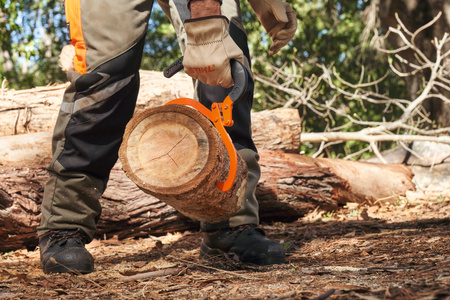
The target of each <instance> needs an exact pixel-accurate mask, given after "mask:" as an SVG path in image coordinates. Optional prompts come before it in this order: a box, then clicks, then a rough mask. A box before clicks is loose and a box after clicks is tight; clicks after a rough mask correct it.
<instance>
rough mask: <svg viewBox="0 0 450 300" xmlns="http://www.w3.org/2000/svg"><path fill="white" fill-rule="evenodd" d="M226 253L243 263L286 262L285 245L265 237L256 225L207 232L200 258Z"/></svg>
mask: <svg viewBox="0 0 450 300" xmlns="http://www.w3.org/2000/svg"><path fill="white" fill-rule="evenodd" d="M222 254H226V255H229V256H231V257H234V258H237V259H238V260H239V261H240V262H243V263H253V264H257V265H273V264H282V263H284V262H285V254H284V249H283V247H282V246H281V245H280V244H279V243H277V242H275V241H272V240H269V239H267V238H266V237H265V233H264V231H263V230H262V229H260V228H257V226H256V225H242V226H238V227H235V228H228V229H219V230H217V231H214V232H206V233H205V236H204V238H203V241H202V245H201V247H200V258H208V257H211V256H217V255H222Z"/></svg>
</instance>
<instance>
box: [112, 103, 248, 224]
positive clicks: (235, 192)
mask: <svg viewBox="0 0 450 300" xmlns="http://www.w3.org/2000/svg"><path fill="white" fill-rule="evenodd" d="M119 157H120V160H121V162H122V165H123V169H124V170H125V173H126V174H127V175H128V177H129V178H130V179H131V180H132V181H133V182H134V183H135V184H136V185H137V186H138V187H139V188H140V189H141V190H143V191H144V192H145V193H147V194H150V195H152V196H155V197H156V198H158V199H160V200H161V201H163V202H165V203H167V204H169V205H171V206H172V207H174V208H175V209H176V210H177V211H179V212H181V213H182V214H184V215H186V216H188V217H190V218H192V219H194V220H197V221H203V222H208V223H217V222H221V221H225V220H227V219H228V218H229V217H230V216H232V215H233V214H234V213H235V212H236V211H237V210H238V209H239V208H240V207H241V205H242V202H243V201H244V200H245V199H244V198H245V197H244V194H245V188H246V186H247V166H246V165H245V162H244V161H243V159H242V158H241V157H240V155H239V154H237V158H238V160H237V162H236V163H237V174H236V177H235V180H234V183H232V186H230V188H229V189H227V190H220V189H219V188H218V186H217V185H216V183H217V182H225V180H226V179H227V177H228V173H229V170H230V159H229V156H228V153H227V151H226V149H225V146H224V143H223V142H222V139H221V137H220V135H219V133H218V132H217V130H216V129H215V127H214V126H213V124H212V123H211V121H210V120H208V119H207V118H206V117H205V116H204V115H202V114H201V113H200V112H198V111H197V110H196V109H193V108H191V107H188V106H185V105H177V104H171V105H166V106H160V107H155V108H151V109H148V110H146V111H144V112H142V113H140V114H139V115H137V116H135V117H133V118H132V119H131V121H130V122H129V123H128V125H127V128H126V130H125V135H124V139H123V143H122V146H121V148H120V152H119ZM231 179H232V178H231ZM230 182H231V181H230Z"/></svg>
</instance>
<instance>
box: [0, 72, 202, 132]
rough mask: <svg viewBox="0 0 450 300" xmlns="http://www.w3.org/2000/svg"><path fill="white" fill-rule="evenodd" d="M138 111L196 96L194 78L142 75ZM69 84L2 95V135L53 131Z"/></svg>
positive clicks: (14, 91)
mask: <svg viewBox="0 0 450 300" xmlns="http://www.w3.org/2000/svg"><path fill="white" fill-rule="evenodd" d="M139 73H140V90H139V96H138V100H137V104H136V111H137V112H140V111H142V110H144V109H146V108H149V107H156V106H160V105H163V104H165V103H166V102H168V101H170V100H172V99H175V98H179V97H192V94H193V86H192V79H191V78H190V77H189V76H187V75H185V74H182V73H178V74H175V75H174V77H172V78H171V79H170V80H169V79H167V78H165V77H164V76H163V74H162V72H156V71H145V70H141V71H140V72H139ZM68 85H69V84H68V83H66V84H59V85H53V86H47V87H36V88H33V89H28V90H18V91H16V90H5V91H2V93H1V94H0V136H4V135H14V134H24V133H32V132H41V131H52V130H53V127H54V125H55V122H56V118H57V116H58V112H59V108H60V105H61V101H62V99H63V95H64V91H65V89H66V87H67V86H68Z"/></svg>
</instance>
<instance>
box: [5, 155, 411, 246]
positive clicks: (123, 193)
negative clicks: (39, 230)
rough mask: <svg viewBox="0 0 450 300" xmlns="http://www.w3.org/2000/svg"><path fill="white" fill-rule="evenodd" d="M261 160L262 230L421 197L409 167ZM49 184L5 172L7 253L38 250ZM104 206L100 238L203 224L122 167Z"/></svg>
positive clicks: (37, 171)
mask: <svg viewBox="0 0 450 300" xmlns="http://www.w3.org/2000/svg"><path fill="white" fill-rule="evenodd" d="M260 155H261V160H260V165H261V169H262V176H261V180H260V183H259V184H258V187H257V190H256V196H257V198H258V199H259V202H260V217H261V221H262V222H270V221H284V222H289V221H294V220H297V219H298V218H300V217H302V216H304V215H305V214H306V213H308V212H309V211H311V210H314V209H316V208H320V209H321V210H326V211H328V210H335V209H338V208H339V206H341V205H343V204H345V203H346V202H357V203H364V202H368V201H369V202H371V203H375V202H377V201H388V200H389V197H393V194H394V193H396V196H398V195H404V194H405V193H406V191H407V190H413V189H414V184H413V183H412V182H411V178H412V173H411V171H410V170H409V168H407V167H405V166H403V165H384V164H375V163H360V162H351V161H346V162H344V161H342V160H333V159H312V158H310V157H304V156H302V155H298V154H285V153H280V152H276V151H271V150H260ZM376 174H378V175H376ZM46 180H47V173H46V171H45V169H44V168H42V167H41V168H34V169H33V168H13V167H0V240H1V241H2V243H1V244H0V251H8V250H13V249H18V248H22V247H28V248H32V247H34V246H36V245H37V237H36V235H35V230H36V226H37V225H38V222H39V218H40V211H39V210H40V203H41V200H42V195H43V186H44V183H45V182H46ZM389 184H391V185H389ZM390 199H392V198H390ZM100 202H101V203H102V207H103V212H102V216H101V218H100V221H99V223H98V232H97V237H100V238H104V237H106V238H108V237H112V236H114V235H116V236H118V237H119V238H126V237H142V236H148V235H159V234H164V233H167V232H175V231H184V230H196V229H198V223H197V222H195V221H192V220H191V219H189V218H187V217H185V216H183V215H181V214H180V213H178V212H177V211H175V210H174V209H173V208H172V207H170V206H169V205H167V204H165V203H163V202H161V201H159V200H157V199H156V198H154V197H153V196H151V195H148V194H145V193H144V192H143V191H141V190H140V189H139V188H138V187H137V186H136V185H135V184H134V183H133V182H131V181H130V180H129V179H128V178H127V177H126V175H125V173H124V172H123V171H122V166H121V165H120V163H119V162H118V163H117V164H116V166H115V167H114V169H113V170H112V172H111V176H110V182H109V184H108V188H107V189H106V191H105V193H104V195H103V196H102V198H101V199H100Z"/></svg>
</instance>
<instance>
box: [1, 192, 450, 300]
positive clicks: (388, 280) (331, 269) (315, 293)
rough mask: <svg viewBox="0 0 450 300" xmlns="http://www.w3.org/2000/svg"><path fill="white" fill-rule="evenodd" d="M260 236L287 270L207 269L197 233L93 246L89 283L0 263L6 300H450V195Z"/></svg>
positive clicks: (16, 256)
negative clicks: (279, 252) (278, 247)
mask: <svg viewBox="0 0 450 300" xmlns="http://www.w3.org/2000/svg"><path fill="white" fill-rule="evenodd" d="M262 227H263V229H265V231H266V233H267V235H268V237H270V238H272V239H275V240H277V241H279V242H280V243H281V244H283V245H284V247H285V249H286V250H287V255H288V256H287V263H286V264H283V265H276V266H268V267H258V266H252V265H242V264H239V263H237V262H235V261H234V260H233V258H232V257H228V258H227V257H223V258H214V259H212V260H210V261H199V259H198V258H197V257H198V246H199V243H200V240H201V235H200V233H198V232H183V233H175V234H169V235H166V236H161V237H149V238H145V239H139V240H132V239H129V240H121V241H118V240H117V239H112V240H94V241H93V242H92V243H90V244H89V245H88V246H87V247H88V248H89V250H90V251H91V252H92V254H93V255H94V257H95V259H96V267H95V269H96V270H95V272H94V273H91V274H88V275H70V274H57V275H45V274H44V273H43V272H42V270H41V269H40V265H39V251H38V249H36V250H35V251H32V252H29V251H26V250H18V251H14V252H9V253H3V254H1V255H0V299H367V300H376V299H450V235H449V234H450V193H443V192H442V191H441V192H427V193H424V192H414V193H410V194H408V195H407V197H404V198H400V199H399V200H398V201H396V202H395V203H393V204H391V205H383V206H376V205H375V206H362V205H357V204H352V203H349V204H348V205H347V206H346V207H344V208H342V209H341V210H340V211H335V212H323V211H314V212H311V213H310V214H308V215H307V216H305V217H304V218H302V219H299V220H298V221H296V222H293V223H289V224H286V223H274V224H263V225H262ZM161 273H162V274H161ZM138 275H139V276H143V277H146V278H143V279H137V280H136V279H134V278H135V277H132V276H138Z"/></svg>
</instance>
